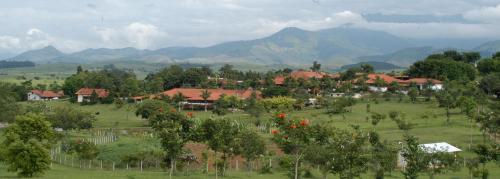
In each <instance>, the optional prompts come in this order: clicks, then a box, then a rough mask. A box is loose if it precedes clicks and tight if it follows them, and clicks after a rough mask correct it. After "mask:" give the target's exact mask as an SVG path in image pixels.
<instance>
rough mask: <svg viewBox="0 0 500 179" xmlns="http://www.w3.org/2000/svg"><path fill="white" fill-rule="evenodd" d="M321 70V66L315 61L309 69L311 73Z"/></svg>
mask: <svg viewBox="0 0 500 179" xmlns="http://www.w3.org/2000/svg"><path fill="white" fill-rule="evenodd" d="M320 69H321V64H319V63H318V62H317V61H314V62H313V65H312V67H311V70H312V71H319V70H320Z"/></svg>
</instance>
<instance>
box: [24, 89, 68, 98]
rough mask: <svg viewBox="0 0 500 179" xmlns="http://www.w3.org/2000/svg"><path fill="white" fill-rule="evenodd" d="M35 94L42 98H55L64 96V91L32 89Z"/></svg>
mask: <svg viewBox="0 0 500 179" xmlns="http://www.w3.org/2000/svg"><path fill="white" fill-rule="evenodd" d="M31 92H32V93H33V94H36V95H38V96H40V97H42V98H55V97H61V96H63V93H62V92H54V91H50V90H45V91H44V90H31Z"/></svg>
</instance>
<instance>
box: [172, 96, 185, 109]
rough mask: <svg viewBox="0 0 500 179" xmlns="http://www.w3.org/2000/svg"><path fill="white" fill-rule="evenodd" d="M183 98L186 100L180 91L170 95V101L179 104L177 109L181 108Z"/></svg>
mask: <svg viewBox="0 0 500 179" xmlns="http://www.w3.org/2000/svg"><path fill="white" fill-rule="evenodd" d="M185 100H186V97H185V96H184V95H183V94H182V93H180V92H177V93H176V94H174V96H173V97H172V102H174V103H175V104H177V105H178V106H179V111H180V110H181V107H182V102H184V101H185Z"/></svg>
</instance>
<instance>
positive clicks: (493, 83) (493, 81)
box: [479, 72, 500, 98]
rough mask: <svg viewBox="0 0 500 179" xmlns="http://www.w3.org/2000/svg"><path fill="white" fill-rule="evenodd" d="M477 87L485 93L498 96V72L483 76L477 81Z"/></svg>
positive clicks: (499, 90) (499, 79)
mask: <svg viewBox="0 0 500 179" xmlns="http://www.w3.org/2000/svg"><path fill="white" fill-rule="evenodd" d="M479 88H480V89H481V90H483V91H484V92H485V93H486V94H489V95H495V96H496V97H497V98H500V72H499V73H492V74H489V75H486V76H485V77H483V78H482V79H481V81H480V83H479Z"/></svg>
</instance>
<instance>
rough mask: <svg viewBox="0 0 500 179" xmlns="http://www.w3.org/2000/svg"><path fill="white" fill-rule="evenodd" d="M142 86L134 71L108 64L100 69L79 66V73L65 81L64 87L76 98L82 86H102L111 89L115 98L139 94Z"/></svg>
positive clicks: (66, 92) (64, 89)
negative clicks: (94, 69) (84, 68)
mask: <svg viewBox="0 0 500 179" xmlns="http://www.w3.org/2000/svg"><path fill="white" fill-rule="evenodd" d="M141 86H142V84H141V83H140V81H139V80H137V77H136V76H135V74H134V73H133V72H132V71H128V70H122V69H118V68H116V67H115V66H113V65H106V66H104V69H103V70H99V71H88V70H83V69H82V67H81V66H79V67H78V69H77V73H76V74H73V75H71V76H70V77H68V78H67V79H66V80H65V81H64V84H63V86H62V89H63V91H64V94H65V95H67V96H69V97H71V98H75V97H76V95H75V93H76V92H77V91H78V90H79V89H80V88H83V87H88V88H102V89H107V90H109V92H110V96H111V97H113V98H115V97H129V96H135V95H138V94H140V93H141V92H142V91H141ZM111 101H112V100H111Z"/></svg>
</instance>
